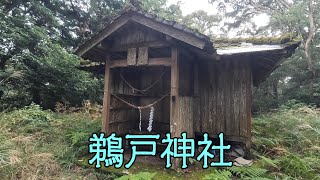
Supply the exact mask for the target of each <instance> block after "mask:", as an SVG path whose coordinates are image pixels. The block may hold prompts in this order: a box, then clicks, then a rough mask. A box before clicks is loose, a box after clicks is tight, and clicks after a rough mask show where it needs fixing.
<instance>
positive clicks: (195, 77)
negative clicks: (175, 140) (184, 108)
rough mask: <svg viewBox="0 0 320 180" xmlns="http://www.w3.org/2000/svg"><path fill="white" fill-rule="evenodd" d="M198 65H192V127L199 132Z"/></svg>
mask: <svg viewBox="0 0 320 180" xmlns="http://www.w3.org/2000/svg"><path fill="white" fill-rule="evenodd" d="M199 96H200V89H199V65H198V63H195V64H194V65H193V127H194V132H201V126H200V124H201V118H200V114H201V112H200V97H199Z"/></svg>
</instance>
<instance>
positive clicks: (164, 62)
mask: <svg viewBox="0 0 320 180" xmlns="http://www.w3.org/2000/svg"><path fill="white" fill-rule="evenodd" d="M146 66H171V58H149V63H148V64H147V65H146ZM119 67H128V64H127V60H126V59H122V60H113V61H110V68H119Z"/></svg>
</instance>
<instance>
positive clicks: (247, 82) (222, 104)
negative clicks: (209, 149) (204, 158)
mask: <svg viewBox="0 0 320 180" xmlns="http://www.w3.org/2000/svg"><path fill="white" fill-rule="evenodd" d="M198 66H199V70H198V73H199V74H198V83H199V96H198V97H197V96H195V98H194V101H195V103H194V126H195V132H200V133H201V132H207V133H209V134H211V135H217V134H219V133H220V132H224V133H225V136H226V138H227V139H229V140H234V141H240V142H241V141H242V142H246V140H248V139H249V138H250V137H251V132H250V131H251V101H252V74H251V67H250V62H249V59H235V58H234V59H232V60H230V59H225V60H222V61H216V62H201V63H199V64H198ZM195 81H197V79H195ZM198 107H200V108H198Z"/></svg>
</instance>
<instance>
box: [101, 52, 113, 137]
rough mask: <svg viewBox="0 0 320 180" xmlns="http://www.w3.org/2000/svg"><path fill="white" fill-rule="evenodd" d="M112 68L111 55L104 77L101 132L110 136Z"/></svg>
mask: <svg viewBox="0 0 320 180" xmlns="http://www.w3.org/2000/svg"><path fill="white" fill-rule="evenodd" d="M111 75H112V73H111V68H110V55H109V54H108V55H107V57H106V64H105V77H104V95H103V112H102V129H101V131H102V132H104V133H106V134H110V133H111V132H110V124H109V122H110V99H111V95H110V89H111Z"/></svg>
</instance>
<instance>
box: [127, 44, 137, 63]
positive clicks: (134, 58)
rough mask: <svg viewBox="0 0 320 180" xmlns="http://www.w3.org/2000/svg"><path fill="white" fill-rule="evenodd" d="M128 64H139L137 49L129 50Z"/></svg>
mask: <svg viewBox="0 0 320 180" xmlns="http://www.w3.org/2000/svg"><path fill="white" fill-rule="evenodd" d="M127 64H128V66H135V65H136V64H137V48H129V49H128V57H127Z"/></svg>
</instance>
